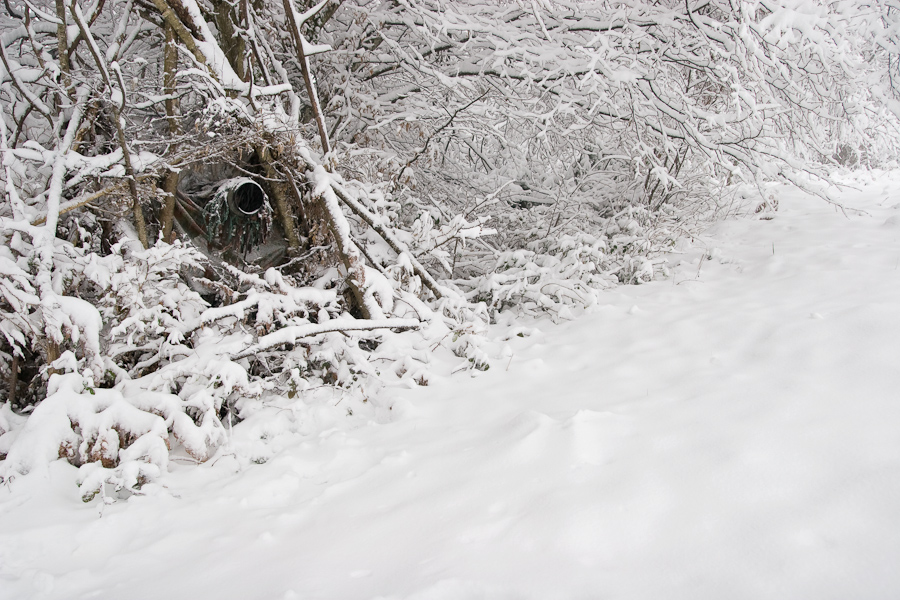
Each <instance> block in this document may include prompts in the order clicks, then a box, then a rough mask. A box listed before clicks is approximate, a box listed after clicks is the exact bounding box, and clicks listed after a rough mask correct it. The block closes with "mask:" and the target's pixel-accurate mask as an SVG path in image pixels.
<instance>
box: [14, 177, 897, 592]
mask: <svg viewBox="0 0 900 600" xmlns="http://www.w3.org/2000/svg"><path fill="white" fill-rule="evenodd" d="M855 183H856V184H857V185H860V186H862V187H863V189H862V191H848V192H846V193H845V194H844V197H843V200H844V202H845V203H846V204H847V205H848V206H850V207H853V208H854V209H860V210H861V211H864V212H857V211H855V210H851V211H848V212H847V213H846V215H845V214H842V213H841V212H840V211H836V210H835V209H834V208H833V207H831V206H829V205H827V204H825V203H824V202H822V201H820V200H813V199H809V198H805V197H803V196H802V195H801V194H799V193H797V192H788V191H784V190H781V191H780V192H779V193H780V197H779V200H780V210H779V211H778V213H777V216H776V217H775V218H774V219H772V220H760V219H758V218H756V217H746V218H742V219H738V220H731V221H727V222H724V223H720V224H718V225H716V226H715V227H714V228H712V229H711V230H710V231H708V232H707V233H705V234H704V235H703V236H702V237H701V238H697V239H695V240H694V243H693V245H687V244H686V246H685V248H684V249H683V253H682V254H673V255H672V257H671V258H670V262H671V263H672V264H673V265H674V264H675V263H678V262H679V261H681V264H680V265H679V266H677V267H674V268H673V269H672V270H673V277H672V278H671V279H669V280H668V281H660V282H655V283H652V284H649V285H644V286H637V287H623V288H619V289H617V290H615V291H613V292H610V293H609V294H607V295H606V297H605V302H604V304H603V305H602V306H600V307H597V308H596V309H594V310H592V311H591V312H589V313H588V314H586V315H583V316H581V317H579V318H578V319H576V320H574V321H571V322H567V323H565V324H562V325H560V326H554V325H552V324H550V323H548V322H541V323H537V324H530V325H529V326H536V327H537V328H538V329H539V331H536V332H534V333H532V334H531V335H528V336H525V337H518V336H516V335H512V336H511V338H510V340H509V341H508V342H507V344H508V351H507V355H508V356H509V358H502V359H501V358H498V359H496V360H495V361H494V363H493V367H492V368H491V369H490V370H489V371H488V372H486V373H477V376H475V377H473V376H472V375H470V374H469V373H468V372H458V373H456V374H452V375H451V374H450V371H451V369H452V367H453V366H454V365H455V364H456V363H451V362H450V361H446V365H445V366H446V369H445V371H444V373H443V375H440V371H441V368H443V367H442V364H443V363H441V364H439V365H437V366H436V367H435V368H434V372H435V373H437V375H435V376H433V377H432V379H431V382H430V385H429V386H428V387H419V388H417V389H414V390H398V391H393V392H390V393H389V397H388V398H387V399H386V400H384V401H383V402H388V403H389V406H390V409H391V411H390V412H391V414H393V419H392V420H390V421H389V422H387V423H382V424H376V423H369V424H363V425H360V424H359V423H358V421H355V420H353V419H341V418H337V417H335V416H334V415H336V414H340V410H341V407H338V408H336V409H335V410H334V411H332V412H331V413H328V412H322V411H319V412H316V411H310V412H309V413H308V414H304V415H301V416H303V417H304V418H308V419H318V421H317V426H316V427H310V428H308V432H307V433H303V431H304V429H303V427H299V429H298V430H297V431H296V432H294V433H285V432H281V433H278V432H277V431H276V432H274V433H272V436H271V439H270V440H268V444H267V445H265V448H267V450H266V452H268V454H267V455H266V457H265V458H266V459H267V460H266V462H265V463H264V464H259V465H250V466H243V465H242V464H241V463H240V462H239V461H238V460H237V459H235V458H232V457H230V456H228V454H227V452H226V453H223V455H222V456H220V457H219V458H218V459H214V460H213V461H210V463H208V464H206V465H203V466H200V467H197V466H193V465H189V464H186V463H185V462H184V461H181V462H176V463H174V467H173V470H172V472H171V473H169V474H168V475H166V477H165V478H164V479H163V480H162V483H163V484H164V485H165V486H166V487H165V489H158V490H157V492H158V493H155V494H153V495H148V496H142V497H137V496H135V497H132V498H131V499H129V500H128V501H125V502H117V503H115V504H112V505H109V506H104V505H102V503H100V502H99V501H98V500H95V501H94V502H93V503H91V504H83V503H82V502H81V500H80V497H79V494H78V491H77V489H75V483H74V481H75V476H76V470H75V468H74V467H71V466H69V465H67V464H66V463H64V462H62V461H60V462H58V463H55V464H54V465H53V466H52V468H51V469H50V471H49V473H45V474H40V473H39V474H33V475H29V476H27V477H22V478H20V479H18V480H15V481H13V482H12V483H11V484H9V485H8V486H6V487H5V488H4V489H2V490H0V598H4V599H6V598H31V597H33V598H60V599H75V598H94V597H97V598H127V599H132V600H137V599H143V598H147V599H151V598H153V599H158V598H216V599H221V600H226V599H232V598H233V599H240V600H253V599H272V600H276V599H283V598H300V599H310V600H312V599H340V600H352V599H370V598H391V599H405V598H408V599H410V600H412V599H415V600H456V599H513V598H515V599H518V598H527V599H540V600H549V599H555V598H560V599H562V598H565V599H595V598H623V599H643V598H646V599H648V600H649V599H653V600H659V599H667V600H668V599H676V598H690V599H710V600H721V599H729V600H736V599H743V598H747V599H759V598H785V599H788V598H789V599H799V598H803V599H807V598H808V599H816V600H823V599H828V598H835V599H838V598H840V599H845V598H854V599H875V598H886V599H887V598H898V597H900V567H898V565H900V176H897V175H894V176H888V175H880V176H879V177H878V178H876V179H874V180H867V179H865V178H857V179H856V180H855ZM701 255H704V256H705V257H708V258H709V259H708V260H703V261H702V262H701V261H700V256H701ZM503 331H504V330H503V328H501V327H498V329H497V332H496V333H497V334H498V335H501V334H502V333H503ZM510 331H511V332H513V333H515V330H510ZM456 360H457V362H458V359H456ZM339 400H340V398H339V397H338V398H336V400H335V403H338V402H339ZM326 419H331V420H332V423H331V425H330V426H328V427H325V425H327V422H326ZM345 421H346V422H345ZM323 424H324V425H323ZM264 430H265V427H264V425H262V424H253V423H249V424H245V425H242V426H239V427H237V428H236V429H235V431H234V436H235V438H234V440H233V443H234V444H236V445H238V444H244V445H245V446H244V447H245V448H246V447H248V446H247V444H250V441H248V439H247V438H248V436H249V437H252V436H257V437H258V436H259V435H263V434H265V431H264ZM260 432H262V433H260ZM309 432H312V433H309ZM241 436H243V438H242V437H241ZM264 437H270V436H269V435H268V434H265V435H264ZM242 440H243V441H242ZM260 462H262V459H261V460H260Z"/></svg>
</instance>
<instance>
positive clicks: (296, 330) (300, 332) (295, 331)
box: [231, 319, 422, 360]
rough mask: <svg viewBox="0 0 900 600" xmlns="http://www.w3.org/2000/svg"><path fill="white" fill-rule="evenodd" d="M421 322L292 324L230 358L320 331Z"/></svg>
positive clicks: (407, 325)
mask: <svg viewBox="0 0 900 600" xmlns="http://www.w3.org/2000/svg"><path fill="white" fill-rule="evenodd" d="M421 326H422V322H421V321H418V320H416V319H377V320H355V319H333V320H331V321H325V322H324V323H310V324H309V325H294V326H291V327H285V328H284V329H279V330H278V331H275V332H273V333H270V334H269V335H264V336H262V337H261V338H259V340H258V341H257V342H256V343H255V344H253V345H252V346H250V347H248V348H246V349H244V350H242V351H241V352H238V353H237V354H235V355H234V356H232V357H231V358H232V359H233V360H234V359H240V358H247V357H248V356H253V355H254V354H256V353H257V352H262V351H263V350H267V349H269V348H272V347H274V346H280V345H281V344H294V343H296V342H297V340H298V339H301V338H306V337H312V336H314V335H319V334H322V333H331V332H334V331H369V330H372V329H394V330H398V331H408V330H410V329H419V328H420V327H421Z"/></svg>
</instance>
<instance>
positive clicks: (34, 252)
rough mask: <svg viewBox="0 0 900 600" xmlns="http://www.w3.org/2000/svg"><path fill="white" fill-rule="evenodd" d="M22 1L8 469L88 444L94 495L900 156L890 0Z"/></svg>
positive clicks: (412, 370) (8, 45)
mask: <svg viewBox="0 0 900 600" xmlns="http://www.w3.org/2000/svg"><path fill="white" fill-rule="evenodd" d="M5 8H6V13H7V14H6V15H5V16H4V17H3V18H2V20H0V22H2V33H0V51H2V52H0V58H2V71H0V72H2V79H0V109H2V112H0V117H2V118H0V150H2V154H3V171H2V175H0V178H2V181H3V185H4V190H5V194H4V199H3V203H2V206H0V219H2V229H0V242H2V244H0V246H2V248H0V333H2V336H0V374H2V384H0V393H2V394H4V395H5V396H6V398H7V401H6V404H5V405H3V409H2V410H0V457H4V456H5V457H6V458H5V460H4V461H3V464H2V466H0V476H2V477H9V476H11V475H12V474H15V473H23V472H27V471H28V470H30V469H32V468H35V466H37V465H41V464H45V463H46V461H48V460H52V459H55V458H57V457H59V458H66V459H68V460H69V461H70V462H72V463H73V464H76V465H80V466H81V468H82V470H83V477H82V479H83V481H84V493H85V497H91V496H92V495H93V494H94V493H96V492H97V491H98V490H102V489H103V488H102V486H103V483H104V482H108V483H112V484H115V485H116V486H117V487H120V488H127V489H131V490H135V489H137V488H138V487H139V486H140V484H141V483H142V482H144V481H146V480H148V479H152V478H153V477H154V476H155V475H156V474H157V473H158V472H159V470H160V469H161V468H162V467H164V465H165V462H166V460H167V458H166V457H167V453H168V448H169V447H171V446H172V444H173V443H175V444H178V445H180V446H181V447H182V448H183V449H184V450H185V451H186V452H187V453H188V454H189V455H190V456H192V457H193V458H194V459H196V460H198V461H203V460H206V459H207V458H209V457H210V456H212V455H213V454H214V453H215V452H216V449H217V448H218V447H219V446H220V445H221V444H222V443H223V442H224V440H225V439H226V436H225V433H224V432H225V428H226V424H228V426H231V425H233V424H234V422H235V421H236V420H238V419H240V418H242V416H244V415H246V414H247V412H248V411H253V410H255V408H254V407H258V406H259V405H260V403H261V402H263V401H264V400H265V401H267V402H278V401H279V399H280V400H281V401H288V400H290V401H301V400H303V398H305V397H307V395H309V394H314V393H316V390H320V389H322V387H327V386H338V387H342V388H343V389H345V390H348V391H347V392H346V393H348V394H351V393H355V394H357V396H358V397H359V398H362V399H363V400H362V401H363V402H367V401H368V398H369V396H370V395H371V394H373V393H374V391H373V390H374V388H375V387H377V386H378V385H380V383H378V382H380V381H384V380H385V378H386V377H387V378H395V379H400V380H406V381H409V382H415V383H419V384H427V375H426V373H425V371H424V370H423V369H422V364H424V363H425V362H427V360H428V357H427V352H425V353H422V352H418V351H414V350H413V346H414V345H410V344H407V345H406V346H404V345H403V344H401V343H399V342H397V332H398V331H404V330H409V329H417V330H420V333H418V334H416V335H418V336H419V339H429V340H431V343H429V344H428V345H424V344H419V345H418V347H420V348H421V347H427V348H432V349H434V348H437V347H439V346H442V345H443V346H445V347H448V348H450V349H451V350H452V351H453V352H454V353H456V354H457V355H459V356H460V357H462V358H463V359H464V360H465V362H466V364H467V365H469V366H470V367H473V368H482V369H483V368H487V366H488V361H489V359H488V357H487V356H486V354H485V351H484V350H483V348H482V347H481V346H482V341H480V340H481V338H479V335H478V334H479V332H480V331H481V330H482V328H483V326H484V324H486V323H487V322H489V321H490V319H491V318H492V316H493V315H494V314H495V311H497V310H501V309H503V308H506V307H511V306H514V307H516V308H517V309H519V310H524V311H550V312H551V313H552V314H553V315H555V316H560V317H565V316H566V315H567V313H568V311H569V307H571V306H573V305H576V306H577V305H590V304H592V303H594V302H596V300H597V293H598V291H599V290H602V289H604V288H606V287H608V286H611V285H615V284H618V283H640V282H643V281H648V280H650V279H652V278H653V277H654V276H656V275H657V274H658V273H659V272H660V271H661V270H664V267H662V265H661V264H660V262H659V261H658V260H657V259H656V256H657V253H658V252H659V251H660V250H662V249H665V248H666V247H668V246H669V245H671V244H672V243H674V241H675V240H676V239H678V237H680V236H682V235H685V234H686V233H690V231H692V228H693V227H695V225H696V223H697V222H698V221H703V220H704V219H709V218H711V217H712V216H714V215H715V214H717V213H721V212H727V210H728V207H729V206H730V204H729V194H730V193H732V192H733V191H734V190H736V189H739V187H740V186H739V184H743V185H744V186H745V187H746V185H747V184H751V185H756V186H760V187H761V186H762V185H763V184H764V182H766V181H773V180H783V181H788V182H792V183H794V184H796V185H800V186H803V187H805V188H807V189H809V190H811V191H814V192H816V193H819V194H821V195H822V196H823V198H824V199H826V200H827V197H828V195H827V194H828V192H827V183H828V174H829V172H830V171H831V170H832V169H833V168H835V166H836V165H838V164H840V165H843V166H860V165H862V166H875V165H879V164H884V163H888V162H890V161H892V160H893V159H894V158H895V156H896V151H897V146H896V143H897V141H896V140H897V136H896V133H897V132H896V123H897V114H900V109H898V106H900V105H898V103H897V93H896V89H895V87H894V81H895V77H896V76H897V75H898V72H897V65H898V54H900V53H898V46H897V44H896V42H897V26H898V22H897V18H898V14H900V13H898V8H897V7H895V6H894V5H892V4H891V3H890V2H882V3H872V4H860V3H859V2H856V1H849V0H839V1H835V2H822V1H820V2H800V1H791V0H780V1H778V0H776V1H758V0H753V1H734V0H708V1H707V0H700V1H699V2H694V1H690V0H686V1H685V2H678V1H675V0H672V1H663V2H647V1H644V0H632V1H616V2H609V1H604V2H578V1H572V2H554V1H550V0H529V1H525V0H521V1H517V2H479V1H475V0H467V1H459V0H457V1H452V2H451V1H444V2H441V1H425V0H389V1H382V0H369V1H366V0H344V1H341V0H323V2H321V3H319V4H315V5H313V4H312V3H310V2H303V1H301V2H299V3H297V2H295V1H294V0H283V1H275V0H236V1H235V2H233V3H232V2H229V0H152V1H151V0H118V1H113V0H94V1H93V2H89V3H83V2H79V1H78V0H71V1H69V0H55V2H54V3H49V2H47V1H46V0H40V1H30V0H29V1H25V2H21V1H16V0H6V6H5ZM774 204H775V202H774V199H767V198H764V201H763V203H762V204H761V205H760V210H766V211H769V210H772V209H773V208H774ZM392 332H393V333H392ZM404 348H405V349H404ZM376 359H377V360H376ZM367 386H368V387H367ZM372 386H374V387H372ZM298 395H299V398H298ZM266 399H267V400H266ZM28 413H31V416H30V417H29V418H28V419H27V420H26V419H24V417H23V416H22V415H24V414H28Z"/></svg>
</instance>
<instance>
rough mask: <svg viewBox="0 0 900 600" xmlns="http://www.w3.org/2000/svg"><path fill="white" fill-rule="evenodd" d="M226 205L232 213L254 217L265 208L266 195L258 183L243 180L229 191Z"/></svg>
mask: <svg viewBox="0 0 900 600" xmlns="http://www.w3.org/2000/svg"><path fill="white" fill-rule="evenodd" d="M228 203H229V205H230V206H231V209H232V210H233V211H234V212H237V213H240V214H244V215H247V216H250V215H255V214H256V213H258V212H259V211H260V210H262V208H263V206H265V204H266V194H265V192H263V190H262V188H261V187H259V184H258V183H256V182H255V181H252V180H250V179H245V180H244V181H242V182H241V183H240V185H237V186H236V187H234V188H233V189H232V190H231V193H230V194H229V198H228Z"/></svg>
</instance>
